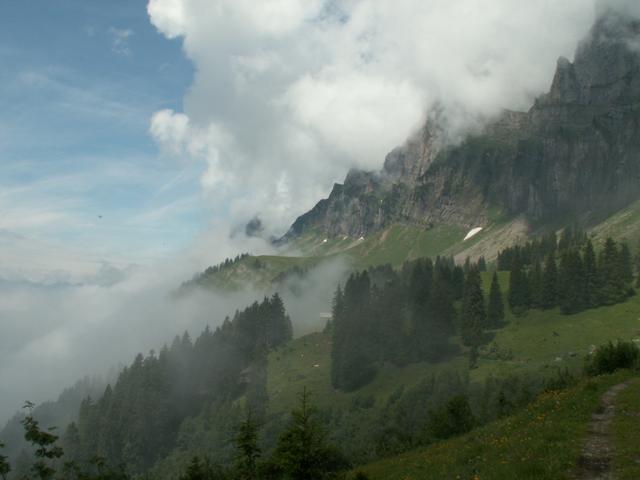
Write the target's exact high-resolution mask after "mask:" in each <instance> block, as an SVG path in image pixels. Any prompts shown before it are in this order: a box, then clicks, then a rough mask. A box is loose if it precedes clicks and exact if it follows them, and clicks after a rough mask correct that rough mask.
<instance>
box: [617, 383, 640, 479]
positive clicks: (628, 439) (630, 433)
mask: <svg viewBox="0 0 640 480" xmlns="http://www.w3.org/2000/svg"><path fill="white" fill-rule="evenodd" d="M612 427H613V434H614V443H613V447H614V456H613V471H614V473H615V478H617V479H618V480H636V479H638V478H640V443H639V442H638V435H639V432H640V381H635V382H632V383H631V384H630V386H629V387H628V388H627V389H626V390H624V391H622V392H621V393H620V394H619V395H618V399H617V409H616V416H615V418H614V420H613V425H612Z"/></svg>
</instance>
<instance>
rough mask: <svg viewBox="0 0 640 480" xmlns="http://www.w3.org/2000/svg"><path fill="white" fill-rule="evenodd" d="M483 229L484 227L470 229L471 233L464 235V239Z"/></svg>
mask: <svg viewBox="0 0 640 480" xmlns="http://www.w3.org/2000/svg"><path fill="white" fill-rule="evenodd" d="M481 231H482V227H476V228H472V229H471V230H469V233H467V236H466V237H464V240H463V242H464V241H465V240H469V239H470V238H471V237H473V236H474V235H477V234H478V233H480V232H481Z"/></svg>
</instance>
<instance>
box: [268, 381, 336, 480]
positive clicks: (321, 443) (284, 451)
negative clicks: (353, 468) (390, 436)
mask: <svg viewBox="0 0 640 480" xmlns="http://www.w3.org/2000/svg"><path fill="white" fill-rule="evenodd" d="M272 462H273V463H274V464H275V465H276V466H277V467H278V468H279V470H280V471H281V472H282V474H283V477H284V478H286V479H290V480H311V479H314V480H322V479H324V478H328V477H329V475H331V474H334V473H335V472H337V471H340V470H343V469H345V468H347V467H348V466H349V465H348V462H347V461H346V460H345V458H344V456H343V455H342V454H341V453H340V452H339V450H338V449H337V448H335V447H334V446H332V445H330V444H329V443H328V442H327V440H326V434H325V432H324V430H323V429H322V427H321V426H320V424H319V423H318V421H317V420H316V417H315V410H314V409H313V408H312V406H311V405H310V402H309V394H308V393H307V390H306V388H305V389H304V390H303V392H302V395H301V397H300V406H299V408H297V409H296V410H294V411H293V412H291V422H290V424H289V426H288V427H287V429H286V430H285V431H284V432H283V433H282V434H281V435H280V438H279V439H278V444H277V447H276V450H275V452H274V454H273V458H272Z"/></svg>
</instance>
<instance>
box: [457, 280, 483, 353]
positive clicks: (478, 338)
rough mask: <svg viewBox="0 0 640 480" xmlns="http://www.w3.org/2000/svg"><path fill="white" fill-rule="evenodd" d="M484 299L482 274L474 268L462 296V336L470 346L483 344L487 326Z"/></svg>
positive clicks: (464, 341)
mask: <svg viewBox="0 0 640 480" xmlns="http://www.w3.org/2000/svg"><path fill="white" fill-rule="evenodd" d="M486 321H487V319H486V312H485V308H484V297H483V295H482V287H481V285H480V273H479V272H478V270H476V269H474V268H472V269H471V270H469V272H468V273H467V278H466V281H465V284H464V293H463V295H462V311H461V318H460V336H461V337H462V342H463V343H464V344H465V345H467V346H469V347H473V346H478V345H481V344H482V340H483V338H482V337H483V330H482V329H483V327H484V325H485V324H486Z"/></svg>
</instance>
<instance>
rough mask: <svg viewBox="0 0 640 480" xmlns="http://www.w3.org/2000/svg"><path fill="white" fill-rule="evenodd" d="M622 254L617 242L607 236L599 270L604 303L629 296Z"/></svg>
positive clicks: (607, 303)
mask: <svg viewBox="0 0 640 480" xmlns="http://www.w3.org/2000/svg"><path fill="white" fill-rule="evenodd" d="M620 259H621V255H620V253H619V251H618V247H617V245H616V242H614V241H613V239H612V238H607V239H606V240H605V243H604V249H603V250H602V252H601V254H600V261H599V265H598V267H599V270H600V275H601V282H602V283H601V291H600V293H601V298H602V303H603V304H604V305H613V304H615V303H618V302H621V301H622V300H624V298H625V297H626V296H627V293H628V288H627V286H626V285H625V279H624V272H623V267H622V262H621V261H620Z"/></svg>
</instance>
